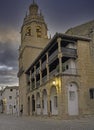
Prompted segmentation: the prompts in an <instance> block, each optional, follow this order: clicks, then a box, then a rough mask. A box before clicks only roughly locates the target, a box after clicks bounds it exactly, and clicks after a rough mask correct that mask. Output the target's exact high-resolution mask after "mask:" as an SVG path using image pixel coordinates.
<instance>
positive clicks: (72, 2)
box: [0, 0, 94, 86]
mask: <svg viewBox="0 0 94 130" xmlns="http://www.w3.org/2000/svg"><path fill="white" fill-rule="evenodd" d="M35 1H36V2H37V4H38V5H39V8H40V9H41V10H42V13H43V15H44V18H45V21H46V23H47V25H48V30H49V32H48V34H50V33H51V34H52V35H53V34H55V33H56V32H62V33H63V32H65V31H66V30H67V29H69V28H71V27H74V26H77V25H80V24H83V23H85V22H88V21H91V20H94V0H35ZM31 3H32V0H0V86H6V85H17V84H18V79H17V71H18V61H17V60H18V48H19V45H20V33H19V32H20V28H21V25H22V22H23V19H24V17H25V14H26V12H27V11H28V7H29V5H30V4H31Z"/></svg>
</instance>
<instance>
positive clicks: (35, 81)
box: [34, 66, 36, 88]
mask: <svg viewBox="0 0 94 130" xmlns="http://www.w3.org/2000/svg"><path fill="white" fill-rule="evenodd" d="M34 79H35V88H36V66H34Z"/></svg>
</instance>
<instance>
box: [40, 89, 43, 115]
mask: <svg viewBox="0 0 94 130" xmlns="http://www.w3.org/2000/svg"><path fill="white" fill-rule="evenodd" d="M40 106H41V116H42V115H43V107H42V91H41V92H40Z"/></svg>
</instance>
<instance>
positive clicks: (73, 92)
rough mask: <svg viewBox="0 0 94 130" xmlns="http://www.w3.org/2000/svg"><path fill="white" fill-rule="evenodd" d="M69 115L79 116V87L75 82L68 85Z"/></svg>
mask: <svg viewBox="0 0 94 130" xmlns="http://www.w3.org/2000/svg"><path fill="white" fill-rule="evenodd" d="M67 95H68V114H69V115H78V113H79V112H78V85H77V83H75V82H70V83H68V84H67Z"/></svg>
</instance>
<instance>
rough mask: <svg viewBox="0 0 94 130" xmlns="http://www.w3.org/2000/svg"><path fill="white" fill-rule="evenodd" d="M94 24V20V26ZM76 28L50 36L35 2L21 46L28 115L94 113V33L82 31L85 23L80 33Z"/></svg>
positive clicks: (22, 94)
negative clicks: (85, 33)
mask: <svg viewBox="0 0 94 130" xmlns="http://www.w3.org/2000/svg"><path fill="white" fill-rule="evenodd" d="M93 25H94V21H93V23H92V29H93V27H94V26H93ZM82 27H83V26H82ZM82 27H81V28H82ZM89 27H90V26H88V29H89ZM75 28H76V27H75ZM90 29H91V27H90ZM74 30H76V29H74ZM74 30H73V28H72V29H70V30H68V31H67V32H66V33H65V34H61V33H56V34H55V35H54V37H53V38H52V39H49V38H48V36H47V25H46V23H45V21H44V17H43V15H42V13H41V12H40V13H38V5H37V4H36V3H35V2H34V1H33V3H32V4H31V5H30V7H29V14H28V15H26V16H25V18H24V21H23V25H22V28H21V46H20V48H19V72H18V77H19V95H20V109H23V114H24V115H29V116H47V117H53V116H55V117H60V118H70V117H80V116H88V115H94V62H93V49H92V46H93V39H92V38H93V37H94V35H93V34H92V36H91V35H90V36H89V35H88V36H87V35H83V34H82V31H83V30H86V31H87V28H85V25H84V29H83V30H82V31H81V29H80V35H78V34H76V33H75V31H74ZM71 32H72V33H71ZM77 32H78V31H77Z"/></svg>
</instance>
